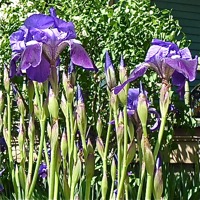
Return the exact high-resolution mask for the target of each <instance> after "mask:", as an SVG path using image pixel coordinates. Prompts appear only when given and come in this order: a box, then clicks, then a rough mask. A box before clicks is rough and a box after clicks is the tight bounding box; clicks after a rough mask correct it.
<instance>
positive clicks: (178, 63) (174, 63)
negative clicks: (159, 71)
mask: <svg viewBox="0 0 200 200" xmlns="http://www.w3.org/2000/svg"><path fill="white" fill-rule="evenodd" d="M165 63H167V64H168V65H169V66H170V67H172V68H174V69H175V70H176V71H177V72H179V73H181V74H183V75H184V76H185V77H186V78H187V79H188V80H189V81H194V79H195V77H196V71H197V66H198V58H197V56H196V57H195V59H190V60H186V59H182V58H175V59H171V58H166V59H165Z"/></svg>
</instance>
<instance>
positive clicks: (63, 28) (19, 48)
mask: <svg viewBox="0 0 200 200" xmlns="http://www.w3.org/2000/svg"><path fill="white" fill-rule="evenodd" d="M75 38H76V32H75V28H74V24H73V23H72V22H65V21H64V20H62V19H59V18H57V17H56V12H55V10H54V9H53V8H51V9H50V16H47V15H44V14H34V15H31V16H30V17H28V18H27V19H26V20H25V22H24V25H23V26H22V27H21V28H20V29H19V30H18V31H16V32H14V33H13V34H12V35H11V36H10V45H11V49H12V52H13V53H12V59H11V63H10V76H11V78H12V77H14V76H15V75H19V74H21V72H22V71H25V72H26V74H27V76H28V77H29V78H30V79H31V80H34V81H38V82H44V81H46V80H47V79H48V77H49V75H50V69H51V67H56V65H57V64H58V63H59V55H60V53H61V52H62V51H63V50H64V49H65V48H66V47H67V46H69V47H70V56H71V60H72V62H73V64H75V65H78V66H81V67H83V68H85V69H89V70H96V67H95V66H94V64H93V62H92V60H91V59H90V57H89V55H88V53H87V52H86V51H85V49H84V48H83V47H82V46H81V43H80V42H79V41H78V40H75ZM18 62H19V66H17V63H18Z"/></svg>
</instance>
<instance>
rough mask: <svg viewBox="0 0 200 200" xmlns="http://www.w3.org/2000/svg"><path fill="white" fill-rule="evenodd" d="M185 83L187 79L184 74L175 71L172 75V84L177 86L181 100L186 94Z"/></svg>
mask: <svg viewBox="0 0 200 200" xmlns="http://www.w3.org/2000/svg"><path fill="white" fill-rule="evenodd" d="M185 81H186V78H185V76H184V75H183V74H181V73H179V72H177V71H175V72H174V73H173V75H172V84H173V85H175V86H177V87H178V88H177V93H178V94H179V97H180V99H183V98H184V94H185Z"/></svg>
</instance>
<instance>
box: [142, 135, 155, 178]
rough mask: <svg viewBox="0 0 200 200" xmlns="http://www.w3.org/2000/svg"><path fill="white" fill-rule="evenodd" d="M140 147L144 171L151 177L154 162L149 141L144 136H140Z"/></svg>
mask: <svg viewBox="0 0 200 200" xmlns="http://www.w3.org/2000/svg"><path fill="white" fill-rule="evenodd" d="M141 146H142V153H143V157H144V162H145V167H146V170H147V172H148V173H149V174H150V175H151V176H153V173H154V167H155V161H154V157H153V153H152V151H151V147H150V143H149V140H148V138H147V137H145V136H144V135H143V136H142V141H141Z"/></svg>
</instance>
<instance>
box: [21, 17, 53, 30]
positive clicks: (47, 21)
mask: <svg viewBox="0 0 200 200" xmlns="http://www.w3.org/2000/svg"><path fill="white" fill-rule="evenodd" d="M24 25H25V26H26V27H27V28H39V29H45V28H50V27H52V26H53V25H54V18H53V17H51V16H47V15H44V14H33V15H31V16H30V17H28V18H27V19H26V20H25V22H24Z"/></svg>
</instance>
